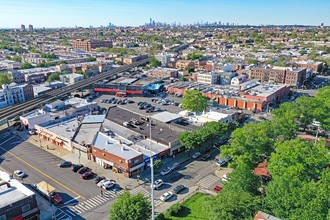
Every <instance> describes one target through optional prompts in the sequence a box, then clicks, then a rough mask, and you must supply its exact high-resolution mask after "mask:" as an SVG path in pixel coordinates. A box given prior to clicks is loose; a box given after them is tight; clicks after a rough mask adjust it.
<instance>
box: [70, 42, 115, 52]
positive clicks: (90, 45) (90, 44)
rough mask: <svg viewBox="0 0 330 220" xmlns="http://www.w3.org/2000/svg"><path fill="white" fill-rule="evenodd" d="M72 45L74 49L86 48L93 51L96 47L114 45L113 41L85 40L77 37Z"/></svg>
mask: <svg viewBox="0 0 330 220" xmlns="http://www.w3.org/2000/svg"><path fill="white" fill-rule="evenodd" d="M72 47H73V48H74V49H79V50H85V51H92V50H94V49H96V48H100V47H108V48H111V47H112V41H96V40H90V39H89V40H84V39H77V40H75V41H73V43H72Z"/></svg>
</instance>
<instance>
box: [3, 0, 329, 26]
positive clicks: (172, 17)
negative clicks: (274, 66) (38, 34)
mask: <svg viewBox="0 0 330 220" xmlns="http://www.w3.org/2000/svg"><path fill="white" fill-rule="evenodd" d="M304 3H305V4H304ZM307 3H309V4H310V2H307V1H306V0H303V1H298V0H293V1H290V2H287V1H285V0H279V1H277V2H266V3H265V2H263V1H261V0H256V1H254V2H253V4H251V3H250V4H249V3H248V2H246V1H244V0H237V1H236V2H226V1H224V0H220V1H215V0H206V1H204V2H199V1H197V0H191V1H186V0H181V1H180V2H176V1H174V0H168V1H166V2H157V4H155V3H154V2H152V1H150V0H142V1H140V2H135V1H133V0H126V1H125V2H119V1H104V0H94V1H91V0H81V1H77V0H72V1H70V2H66V1H64V0H58V1H56V2H51V1H49V0H44V1H41V0H31V1H30V2H29V3H26V2H24V1H23V0H17V1H15V2H8V1H4V0H0V5H1V6H2V9H1V13H0V28H19V27H20V25H21V24H25V25H26V26H28V25H29V24H32V25H33V26H34V27H35V28H43V27H45V28H60V27H75V26H79V27H90V26H93V27H100V26H107V25H108V23H109V22H111V23H112V24H114V25H116V26H141V25H143V24H145V23H148V22H149V18H153V20H155V21H157V22H163V23H167V24H173V23H174V22H176V24H179V23H180V24H181V25H184V24H194V23H197V22H199V23H201V22H209V23H213V22H222V23H225V24H227V22H228V23H229V24H233V23H234V24H240V25H247V24H248V25H257V26H258V25H311V26H318V25H320V24H321V23H325V25H327V23H328V22H329V21H330V15H329V14H327V13H326V12H327V10H326V9H327V8H329V7H330V2H328V1H325V0H318V1H316V2H314V4H313V5H310V6H308V7H306V4H307ZM91 12H95V13H91ZM315 12H318V13H317V14H321V15H322V16H318V17H316V16H313V17H312V16H309V15H313V14H315ZM191 15H193V16H191Z"/></svg>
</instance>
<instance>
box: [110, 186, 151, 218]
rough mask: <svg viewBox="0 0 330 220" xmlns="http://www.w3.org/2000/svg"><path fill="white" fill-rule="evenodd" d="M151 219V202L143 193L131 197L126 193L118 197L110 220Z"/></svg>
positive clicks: (111, 209) (111, 211) (112, 208)
mask: <svg viewBox="0 0 330 220" xmlns="http://www.w3.org/2000/svg"><path fill="white" fill-rule="evenodd" d="M150 217H151V204H150V201H149V200H148V199H147V198H146V197H144V196H143V194H141V193H138V194H136V195H130V193H129V192H128V191H126V192H124V194H122V195H120V196H118V197H117V200H116V201H115V202H114V203H113V204H112V206H111V208H110V220H123V219H125V220H141V219H150Z"/></svg>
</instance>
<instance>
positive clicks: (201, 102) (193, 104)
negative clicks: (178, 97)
mask: <svg viewBox="0 0 330 220" xmlns="http://www.w3.org/2000/svg"><path fill="white" fill-rule="evenodd" d="M206 107H207V98H206V97H204V96H203V95H202V93H201V92H199V91H197V90H188V91H187V92H186V94H185V95H184V96H183V99H182V108H183V109H185V110H188V111H192V112H202V111H204V110H205V109H206Z"/></svg>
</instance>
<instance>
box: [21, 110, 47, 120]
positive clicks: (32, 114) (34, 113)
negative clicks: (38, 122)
mask: <svg viewBox="0 0 330 220" xmlns="http://www.w3.org/2000/svg"><path fill="white" fill-rule="evenodd" d="M45 114H48V113H47V112H45V111H44V110H40V109H38V110H34V111H32V112H29V113H26V114H24V115H22V117H23V118H27V119H28V118H34V117H36V116H40V115H45Z"/></svg>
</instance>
